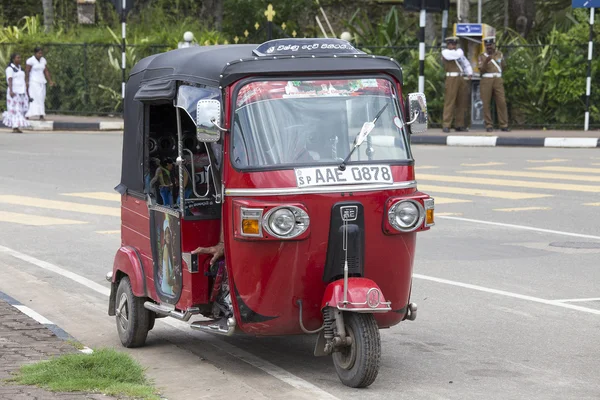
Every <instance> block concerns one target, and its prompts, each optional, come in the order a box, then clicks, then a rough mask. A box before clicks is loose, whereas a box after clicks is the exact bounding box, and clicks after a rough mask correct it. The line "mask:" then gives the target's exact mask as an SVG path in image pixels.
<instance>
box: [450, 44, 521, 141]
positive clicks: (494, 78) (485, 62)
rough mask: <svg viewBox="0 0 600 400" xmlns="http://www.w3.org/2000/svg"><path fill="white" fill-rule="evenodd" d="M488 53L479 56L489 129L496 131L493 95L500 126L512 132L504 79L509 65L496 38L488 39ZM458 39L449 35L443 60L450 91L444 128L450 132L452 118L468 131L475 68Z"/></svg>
mask: <svg viewBox="0 0 600 400" xmlns="http://www.w3.org/2000/svg"><path fill="white" fill-rule="evenodd" d="M484 44H485V50H486V51H485V52H484V53H483V54H481V55H480V56H479V60H478V67H479V72H480V76H481V83H480V86H479V88H480V89H479V90H480V95H481V101H482V102H483V117H484V120H485V128H486V131H487V132H493V130H494V126H493V125H494V121H493V118H492V110H491V103H492V98H493V99H494V101H495V102H496V112H497V114H498V123H499V125H500V129H501V130H502V131H504V132H508V131H509V130H510V129H509V128H508V112H507V108H506V99H505V96H504V81H503V80H502V71H503V70H504V69H505V68H506V60H505V59H504V56H503V54H502V53H501V52H500V51H498V50H497V49H496V38H495V37H488V38H485V39H484ZM457 46H458V38H457V37H454V36H452V37H448V38H446V48H445V49H444V50H442V61H443V63H444V69H445V71H446V91H445V95H444V96H445V97H444V115H443V123H442V128H443V131H444V132H446V133H448V132H450V127H451V125H452V120H453V119H454V120H455V122H454V126H455V129H456V131H457V132H465V131H468V128H467V124H466V121H465V114H466V112H467V109H468V106H469V93H470V86H471V85H470V83H471V79H472V78H473V68H472V67H471V63H470V62H469V60H467V58H466V57H465V54H464V52H463V50H462V49H460V48H458V47H457Z"/></svg>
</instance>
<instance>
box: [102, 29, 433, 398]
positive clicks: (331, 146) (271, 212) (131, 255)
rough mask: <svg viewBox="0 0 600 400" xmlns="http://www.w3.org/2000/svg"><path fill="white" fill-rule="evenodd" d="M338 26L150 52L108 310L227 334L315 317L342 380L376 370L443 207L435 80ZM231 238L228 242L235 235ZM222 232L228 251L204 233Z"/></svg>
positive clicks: (134, 82) (134, 102) (128, 150)
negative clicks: (427, 134)
mask: <svg viewBox="0 0 600 400" xmlns="http://www.w3.org/2000/svg"><path fill="white" fill-rule="evenodd" d="M402 84H403V81H402V70H401V68H400V66H399V64H398V63H397V62H396V61H395V60H393V59H391V58H389V57H378V56H374V55H368V54H365V53H363V52H362V51H359V50H357V49H355V48H354V47H353V46H352V45H351V44H350V43H348V42H346V41H343V40H337V39H281V40H273V41H269V42H266V43H263V44H261V45H226V46H206V47H193V48H186V49H179V50H174V51H170V52H167V53H164V54H157V55H153V56H151V57H148V58H145V59H143V60H141V61H140V62H139V63H138V64H137V65H136V66H135V67H134V68H133V69H132V71H131V74H130V76H129V80H128V82H127V86H126V96H125V102H124V108H125V112H124V118H125V129H124V136H123V163H122V176H121V183H120V184H119V185H118V186H117V187H116V188H115V189H116V190H117V191H118V192H119V193H120V194H121V195H122V205H121V210H122V212H121V219H122V226H121V247H120V249H119V250H118V251H117V254H116V256H115V261H114V266H113V269H112V272H109V273H108V274H107V280H109V281H110V282H111V294H110V301H109V309H108V313H109V315H112V316H116V323H117V331H118V334H119V337H120V339H121V342H122V344H123V345H124V346H126V347H137V346H142V345H144V343H145V340H146V337H147V334H148V331H149V330H151V329H152V328H153V326H154V322H155V319H156V318H161V317H173V318H176V319H179V320H182V321H190V320H193V322H191V323H190V327H191V328H193V329H198V330H202V331H205V332H211V333H214V334H220V335H232V334H234V333H235V332H241V333H246V334H249V335H257V336H268V335H296V334H318V336H317V340H316V346H315V350H314V352H315V355H317V356H324V355H331V356H332V358H333V363H334V366H335V369H336V371H337V373H338V375H339V378H340V379H341V381H342V382H343V383H344V384H346V385H348V386H351V387H366V386H369V385H370V384H371V383H373V382H374V380H375V378H376V376H377V373H378V370H379V363H380V355H381V344H380V335H379V329H382V328H389V327H392V326H394V325H396V324H398V323H399V322H400V321H403V320H411V321H412V320H414V319H415V318H416V315H417V306H416V305H415V304H414V303H412V302H411V301H410V294H411V284H412V268H413V257H414V254H415V241H416V234H417V232H420V231H425V230H428V229H430V227H431V226H433V225H434V200H433V199H432V198H431V197H429V196H428V195H427V194H424V193H421V192H419V191H417V183H416V181H415V172H414V160H413V157H412V154H411V148H410V135H411V134H415V133H418V132H423V131H424V130H425V129H426V128H427V108H426V101H425V96H424V95H423V94H420V93H413V94H408V95H405V94H404V93H403V92H402V89H403V87H402ZM221 241H222V243H220V242H221ZM216 244H220V245H221V246H222V248H223V249H224V257H223V258H219V259H218V260H215V262H211V260H212V258H211V255H210V254H204V253H203V252H201V251H200V252H199V251H195V250H196V249H198V248H209V247H211V246H215V245H216Z"/></svg>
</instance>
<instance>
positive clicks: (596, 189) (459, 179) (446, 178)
mask: <svg viewBox="0 0 600 400" xmlns="http://www.w3.org/2000/svg"><path fill="white" fill-rule="evenodd" d="M418 178H419V180H420V181H436V182H450V183H468V184H479V185H490V186H513V187H520V188H528V189H531V188H535V189H549V190H565V191H574V192H588V193H600V186H590V185H575V184H571V183H552V182H534V181H517V180H504V179H491V178H474V177H471V176H453V175H429V174H421V175H419V176H418Z"/></svg>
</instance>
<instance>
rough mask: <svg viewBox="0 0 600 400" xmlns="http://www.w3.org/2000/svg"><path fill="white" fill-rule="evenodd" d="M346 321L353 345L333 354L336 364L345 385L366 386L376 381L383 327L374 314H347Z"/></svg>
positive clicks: (334, 363) (345, 315)
mask: <svg viewBox="0 0 600 400" xmlns="http://www.w3.org/2000/svg"><path fill="white" fill-rule="evenodd" d="M344 323H345V326H346V335H348V336H350V337H351V338H352V344H351V345H350V346H347V347H343V348H341V349H339V351H336V352H334V353H333V365H334V366H335V370H336V372H337V374H338V377H339V378H340V380H341V381H342V383H343V384H344V385H346V386H350V387H353V388H364V387H367V386H369V385H371V384H372V383H373V382H375V379H376V378H377V374H378V372H379V362H380V359H381V338H380V336H379V327H378V326H377V322H376V321H375V317H374V316H373V314H357V313H344Z"/></svg>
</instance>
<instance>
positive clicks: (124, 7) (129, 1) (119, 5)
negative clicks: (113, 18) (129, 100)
mask: <svg viewBox="0 0 600 400" xmlns="http://www.w3.org/2000/svg"><path fill="white" fill-rule="evenodd" d="M111 2H112V3H113V5H114V6H115V8H116V9H117V13H119V15H120V16H121V80H122V82H121V96H122V97H123V99H125V81H126V80H127V76H126V74H125V67H126V65H127V64H126V57H125V51H126V47H125V37H126V31H127V13H128V12H129V11H131V8H132V7H133V0H111Z"/></svg>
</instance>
